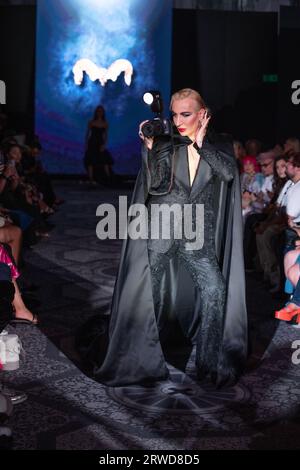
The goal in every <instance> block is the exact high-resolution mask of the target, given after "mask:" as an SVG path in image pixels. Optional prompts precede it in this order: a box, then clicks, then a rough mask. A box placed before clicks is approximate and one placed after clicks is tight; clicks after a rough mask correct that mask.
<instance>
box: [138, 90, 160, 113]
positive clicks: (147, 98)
mask: <svg viewBox="0 0 300 470" xmlns="http://www.w3.org/2000/svg"><path fill="white" fill-rule="evenodd" d="M143 101H144V103H146V104H148V105H149V106H151V111H152V112H153V113H156V114H158V115H160V114H161V113H162V111H163V102H162V97H161V94H160V92H159V91H157V90H150V91H146V93H144V96H143Z"/></svg>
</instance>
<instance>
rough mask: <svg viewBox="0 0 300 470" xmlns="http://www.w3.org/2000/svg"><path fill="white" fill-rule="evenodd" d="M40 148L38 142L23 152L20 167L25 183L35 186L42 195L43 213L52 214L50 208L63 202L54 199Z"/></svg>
mask: <svg viewBox="0 0 300 470" xmlns="http://www.w3.org/2000/svg"><path fill="white" fill-rule="evenodd" d="M41 150H42V147H41V145H40V144H39V143H38V142H34V143H33V144H31V145H30V147H29V150H28V152H24V154H23V157H22V167H23V171H24V175H25V177H26V181H27V182H28V183H31V184H33V185H35V186H36V187H37V189H38V191H39V192H40V193H41V194H42V195H43V201H44V202H45V203H46V204H47V206H49V207H48V209H47V210H45V213H48V214H51V213H53V209H52V207H53V206H54V205H57V204H61V203H62V202H63V201H62V199H59V198H57V197H56V195H55V193H54V189H53V186H52V182H51V178H50V176H49V174H48V173H47V172H46V171H45V170H44V168H43V165H42V162H41V159H40V155H41Z"/></svg>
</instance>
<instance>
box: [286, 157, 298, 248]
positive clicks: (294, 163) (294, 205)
mask: <svg viewBox="0 0 300 470" xmlns="http://www.w3.org/2000/svg"><path fill="white" fill-rule="evenodd" d="M286 173H287V176H288V177H289V178H290V179H291V181H292V182H293V185H292V187H291V188H290V190H289V191H288V194H287V199H286V214H287V217H288V221H289V226H290V227H288V228H287V229H286V231H285V235H286V238H285V248H284V253H287V252H288V251H290V250H293V249H294V248H295V240H296V239H297V237H298V236H297V233H296V232H295V230H294V225H295V224H297V223H299V222H300V153H296V154H295V155H293V156H292V157H290V158H289V159H288V162H287V168H286ZM291 226H292V228H291Z"/></svg>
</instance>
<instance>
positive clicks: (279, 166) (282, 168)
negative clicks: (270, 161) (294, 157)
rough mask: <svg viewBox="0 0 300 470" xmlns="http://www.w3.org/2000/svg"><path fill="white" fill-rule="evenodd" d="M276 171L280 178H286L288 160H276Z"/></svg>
mask: <svg viewBox="0 0 300 470" xmlns="http://www.w3.org/2000/svg"><path fill="white" fill-rule="evenodd" d="M276 172H277V175H278V176H279V178H285V176H286V161H285V160H278V161H277V162H276Z"/></svg>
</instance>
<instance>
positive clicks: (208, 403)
mask: <svg viewBox="0 0 300 470" xmlns="http://www.w3.org/2000/svg"><path fill="white" fill-rule="evenodd" d="M56 187H57V193H58V194H59V196H60V197H63V198H65V199H66V203H65V204H64V205H63V206H61V208H60V210H59V212H57V213H56V214H55V215H54V216H53V218H52V220H53V222H54V223H55V224H56V228H55V229H54V230H53V231H52V232H51V238H49V239H47V240H43V241H41V242H40V243H39V244H37V245H35V246H34V247H33V248H32V249H31V250H28V251H27V252H26V269H25V274H27V276H29V277H30V279H31V280H32V281H33V282H35V283H37V284H39V285H40V289H39V290H38V292H37V294H36V296H37V298H38V300H39V302H40V306H39V307H38V308H36V311H37V313H38V314H39V316H40V319H41V324H40V326H39V327H31V326H27V325H18V326H17V328H16V329H13V328H12V327H9V330H10V332H11V333H14V332H16V333H17V334H18V335H19V336H20V338H21V340H22V344H23V347H24V351H25V354H24V355H23V357H22V360H21V367H20V368H19V369H18V370H17V371H12V372H4V373H3V374H2V376H3V375H4V379H5V382H6V384H7V385H9V386H12V387H15V388H19V389H22V390H23V391H25V392H26V393H27V394H28V397H29V398H28V400H27V401H26V402H23V403H22V404H19V405H16V406H15V408H14V413H13V415H12V417H11V419H10V425H11V427H12V429H13V437H14V444H13V447H14V449H68V450H69V449H78V450H81V449H89V450H93V449H97V450H101V449H121V450H125V449H144V450H146V449H147V450H149V449H151V450H156V449H166V450H174V449H178V450H200V449H299V448H300V436H299V432H298V430H299V424H300V408H299V398H300V387H299V385H300V365H293V363H292V361H291V357H292V353H293V349H292V342H293V341H294V340H296V339H298V338H299V333H300V330H299V329H298V330H297V329H295V328H293V327H292V326H291V325H289V324H286V323H285V322H280V323H279V322H278V321H277V320H275V319H273V311H274V308H275V307H278V306H279V305H281V304H282V302H279V301H274V300H272V299H271V297H270V295H269V294H268V293H267V292H265V291H264V290H263V288H262V287H261V284H260V283H259V282H258V281H257V280H256V279H255V278H254V277H249V278H248V280H247V289H248V294H247V296H248V307H249V317H250V326H251V342H252V355H251V358H250V360H249V365H248V369H247V371H246V373H245V375H244V376H243V377H242V379H241V380H240V382H239V383H238V384H237V385H236V386H235V387H232V388H228V389H223V390H219V391H216V390H215V389H214V388H213V387H212V386H211V385H210V384H209V383H202V382H201V383H197V382H196V380H195V379H194V377H195V371H194V367H193V357H191V360H190V361H189V363H188V367H187V374H186V375H185V374H184V373H183V372H181V371H179V370H177V369H175V368H174V367H172V366H170V370H171V378H170V379H169V380H167V381H165V382H161V383H159V384H157V385H155V386H153V387H142V386H130V387H119V388H107V387H104V386H102V385H101V384H99V383H97V382H95V381H93V380H92V379H91V378H89V377H87V376H86V375H85V374H84V373H83V372H82V370H81V368H80V360H79V357H78V356H77V354H76V351H75V349H74V336H75V333H76V331H77V329H78V328H79V327H80V326H81V325H83V324H84V323H85V322H86V321H87V320H88V319H89V318H90V317H92V316H94V315H95V314H96V313H97V312H99V310H100V309H106V308H107V305H108V304H109V302H110V299H111V295H112V292H113V286H114V279H115V275H116V271H117V267H118V260H119V253H120V248H121V243H120V242H119V241H99V240H98V239H97V237H96V232H95V230H96V225H97V222H98V219H97V217H96V215H95V214H96V207H97V206H98V205H99V204H100V203H102V202H113V203H115V204H116V203H117V201H118V195H119V194H129V190H122V191H118V190H117V191H112V190H109V189H100V188H98V187H96V188H93V189H89V188H88V187H87V185H86V184H79V183H78V182H72V181H67V182H63V183H62V182H59V183H57V184H56Z"/></svg>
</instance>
